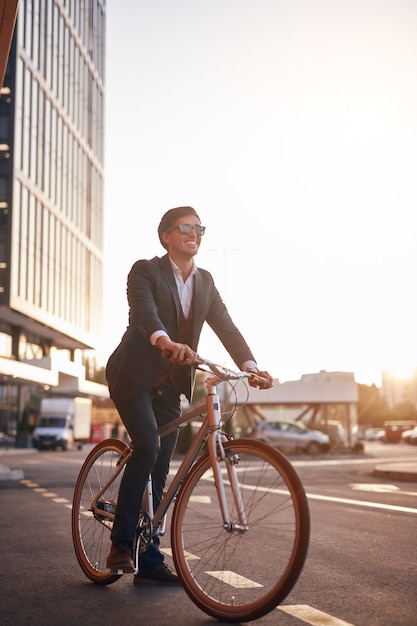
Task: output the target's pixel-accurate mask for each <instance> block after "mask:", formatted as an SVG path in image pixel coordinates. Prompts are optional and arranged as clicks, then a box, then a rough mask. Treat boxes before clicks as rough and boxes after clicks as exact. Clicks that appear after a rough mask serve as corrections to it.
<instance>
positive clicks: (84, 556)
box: [72, 357, 310, 622]
mask: <svg viewBox="0 0 417 626" xmlns="http://www.w3.org/2000/svg"><path fill="white" fill-rule="evenodd" d="M197 367H198V369H203V370H204V371H205V372H207V374H208V378H207V379H206V380H205V386H206V397H205V401H204V402H203V403H201V404H199V405H198V406H197V407H195V408H191V409H189V410H187V411H186V412H185V413H184V414H182V415H181V416H180V417H179V418H178V419H177V420H175V421H173V422H172V423H171V424H169V425H167V426H164V427H163V428H161V429H160V430H159V434H160V436H161V437H162V436H164V435H165V434H167V433H168V432H171V431H173V430H174V429H176V428H178V427H180V426H181V425H183V424H186V423H188V422H191V421H192V420H195V419H196V418H197V417H203V421H202V423H201V426H200V428H199V430H198V432H197V434H196V435H195V436H194V438H193V441H192V443H191V446H190V448H189V449H188V451H187V452H186V454H185V456H184V457H183V460H182V462H181V464H180V467H179V469H178V470H177V472H176V474H175V476H174V477H173V478H172V480H171V482H170V484H169V486H168V487H167V490H166V492H165V494H164V497H163V499H162V502H161V503H160V505H159V506H158V508H157V510H156V511H153V508H152V485H151V481H150V480H149V482H148V487H147V489H146V490H145V494H144V498H143V509H142V510H141V513H140V516H139V520H138V525H137V532H136V540H135V544H134V555H135V557H134V562H135V563H136V570H135V572H136V571H137V556H138V554H140V553H141V552H143V551H145V550H146V549H147V547H148V546H149V545H150V543H151V542H152V540H153V538H154V537H155V536H158V535H159V536H162V535H163V534H164V533H165V531H166V525H167V524H166V517H167V511H168V508H169V506H170V504H171V503H173V502H174V507H173V511H172V517H171V549H172V557H173V561H174V565H175V568H176V571H177V574H178V576H179V578H180V581H181V583H182V585H183V587H184V589H185V591H186V593H187V594H188V595H189V597H190V598H191V600H192V601H193V602H194V603H195V604H196V605H197V606H198V607H199V608H200V609H201V610H203V611H204V612H205V613H207V614H208V615H210V616H212V617H214V618H217V619H219V620H223V621H229V622H242V621H250V620H254V619H257V618H259V617H262V616H263V615H265V614H266V613H268V612H269V611H271V610H272V609H274V608H275V607H276V606H278V605H279V604H280V603H281V602H282V600H283V599H284V598H285V597H286V596H287V595H288V594H289V592H290V591H291V589H292V588H293V587H294V585H295V583H296V581H297V579H298V577H299V575H300V573H301V571H302V568H303V565H304V562H305V558H306V555H307V550H308V543H309V534H310V518H309V509H308V504H307V498H306V495H305V492H304V488H303V486H302V483H301V481H300V479H299V477H298V475H297V473H296V472H295V470H294V468H293V466H292V465H291V463H290V462H289V461H288V459H287V458H286V457H285V456H284V455H283V454H281V453H280V452H278V451H277V450H275V449H274V448H272V447H271V446H269V445H267V444H265V443H263V442H258V441H254V440H251V439H236V440H233V439H232V438H231V437H230V436H229V435H227V434H226V433H225V432H224V431H223V429H222V415H221V410H220V400H219V395H218V393H217V391H216V390H215V388H216V386H217V385H218V384H219V383H220V382H222V381H238V380H241V379H244V378H247V379H251V378H252V380H253V381H255V382H259V381H260V380H262V379H260V378H259V377H257V375H256V374H253V373H249V372H241V371H231V370H229V369H227V368H224V367H222V366H218V365H216V364H214V363H212V362H211V361H208V360H206V359H202V358H200V357H199V359H198V363H197ZM230 384H231V383H230ZM205 444H207V446H208V450H207V451H204V450H205V447H204V446H205ZM130 454H131V449H130V448H129V446H128V445H127V444H125V443H123V442H122V441H119V440H118V439H106V440H104V441H101V442H100V443H99V444H98V445H97V446H95V448H93V450H91V452H90V453H89V455H88V456H87V458H86V460H85V462H84V464H83V466H82V468H81V471H80V474H79V476H78V480H77V483H76V486H75V491H74V498H73V506H72V536H73V543H74V548H75V553H76V556H77V559H78V562H79V564H80V566H81V569H82V570H83V572H84V574H85V575H86V576H87V577H88V578H89V579H90V580H92V581H93V582H94V583H96V584H99V585H108V584H110V583H113V582H115V581H116V580H118V579H119V578H120V576H121V575H122V574H123V572H122V571H110V570H107V569H106V557H107V554H108V552H109V549H110V530H111V527H112V521H113V519H114V512H115V508H116V503H117V494H118V489H119V484H120V479H121V476H122V471H123V468H124V466H125V464H126V462H127V460H128V458H129V455H130Z"/></svg>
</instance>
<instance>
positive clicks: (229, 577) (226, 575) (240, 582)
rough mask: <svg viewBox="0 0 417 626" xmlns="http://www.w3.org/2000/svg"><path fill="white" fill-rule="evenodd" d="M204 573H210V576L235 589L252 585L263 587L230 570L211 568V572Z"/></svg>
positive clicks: (251, 586)
mask: <svg viewBox="0 0 417 626" xmlns="http://www.w3.org/2000/svg"><path fill="white" fill-rule="evenodd" d="M206 574H210V576H213V577H214V578H218V579H219V580H221V581H222V582H224V583H227V584H228V585H230V586H231V587H234V588H235V589H253V588H254V587H263V585H260V584H259V583H257V582H255V581H254V580H250V579H249V578H245V577H244V576H239V574H236V573H235V572H231V571H230V570H213V571H212V572H206Z"/></svg>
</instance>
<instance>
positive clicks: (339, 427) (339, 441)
mask: <svg viewBox="0 0 417 626" xmlns="http://www.w3.org/2000/svg"><path fill="white" fill-rule="evenodd" d="M317 428H318V429H319V430H320V432H323V433H325V434H326V435H329V438H330V443H331V444H332V447H334V448H335V447H338V448H346V447H347V446H348V444H349V442H348V435H347V432H346V430H345V428H344V427H343V424H342V423H341V422H339V421H337V420H327V422H319V423H318V424H317Z"/></svg>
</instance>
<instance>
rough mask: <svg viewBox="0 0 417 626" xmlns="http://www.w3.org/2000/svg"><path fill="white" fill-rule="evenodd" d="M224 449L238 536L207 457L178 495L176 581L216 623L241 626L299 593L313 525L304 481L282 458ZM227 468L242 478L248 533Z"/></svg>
mask: <svg viewBox="0 0 417 626" xmlns="http://www.w3.org/2000/svg"><path fill="white" fill-rule="evenodd" d="M224 448H225V452H226V462H225V463H222V476H223V481H224V488H225V496H226V500H227V504H228V508H229V514H230V520H231V521H232V523H233V524H234V525H235V526H234V529H232V530H230V529H226V528H225V527H224V523H223V519H222V514H221V511H220V506H219V501H218V496H217V491H216V487H215V484H214V477H213V471H212V468H211V462H210V459H209V457H208V455H205V456H204V457H202V458H201V459H200V461H199V462H198V463H197V464H196V465H195V467H194V468H193V469H192V470H191V472H190V474H189V475H188V477H187V478H186V480H185V482H184V484H183V486H182V488H181V491H180V493H179V494H178V497H177V501H176V504H175V507H174V510H173V515H172V523H171V543H172V551H173V558H174V563H175V567H176V569H177V573H178V575H179V577H180V580H181V582H182V584H183V586H184V589H185V590H186V592H187V593H188V595H189V596H190V598H191V599H192V600H193V602H194V603H195V604H196V605H197V606H199V607H200V608H201V609H202V610H203V611H204V612H206V613H208V614H209V615H211V616H212V617H215V618H216V619H220V620H223V621H230V622H242V621H249V620H253V619H257V618H259V617H262V616H263V615H265V614H266V613H268V612H269V611H271V610H272V609H273V608H275V607H276V606H277V605H278V604H280V602H282V600H283V599H284V598H285V597H286V596H287V595H288V593H289V592H290V591H291V589H292V588H293V586H294V585H295V583H296V581H297V579H298V577H299V575H300V573H301V571H302V568H303V565H304V561H305V558H306V555H307V550H308V543H309V534H310V517H309V510H308V504H307V498H306V495H305V492H304V489H303V486H302V484H301V481H300V479H299V477H298V475H297V473H296V472H295V470H294V468H293V467H292V465H291V464H290V462H289V461H288V459H286V457H284V456H283V455H282V454H281V453H280V452H278V451H277V450H274V449H273V448H271V447H270V446H268V445H266V444H264V443H262V442H255V441H251V440H244V439H241V440H237V441H230V442H228V443H226V444H225V446H224ZM226 463H232V464H233V467H234V468H235V471H236V475H237V479H238V483H239V487H238V493H239V495H240V498H241V500H242V502H243V508H244V511H245V515H246V523H245V524H244V525H243V526H244V527H242V524H241V521H240V520H239V518H238V516H237V509H236V504H235V498H234V496H233V493H232V489H231V486H230V483H229V480H228V473H227V468H226Z"/></svg>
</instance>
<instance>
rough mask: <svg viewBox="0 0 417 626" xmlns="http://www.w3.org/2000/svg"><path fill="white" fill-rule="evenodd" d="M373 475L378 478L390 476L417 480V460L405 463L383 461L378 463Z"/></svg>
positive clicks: (391, 477) (392, 478)
mask: <svg viewBox="0 0 417 626" xmlns="http://www.w3.org/2000/svg"><path fill="white" fill-rule="evenodd" d="M373 475H374V476H377V477H378V478H390V479H391V480H402V481H405V482H417V461H407V462H404V463H381V464H380V465H376V466H375V468H374V471H373Z"/></svg>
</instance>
